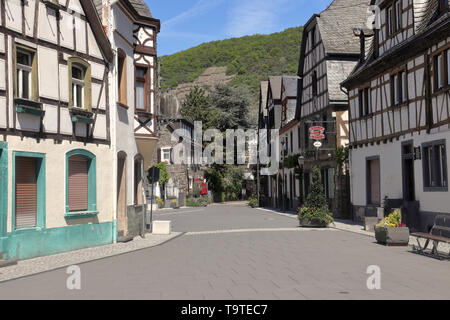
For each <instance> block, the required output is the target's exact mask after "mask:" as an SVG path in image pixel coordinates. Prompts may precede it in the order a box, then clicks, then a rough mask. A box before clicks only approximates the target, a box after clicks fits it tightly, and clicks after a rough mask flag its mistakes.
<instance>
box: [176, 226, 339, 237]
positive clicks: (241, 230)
mask: <svg viewBox="0 0 450 320" xmlns="http://www.w3.org/2000/svg"><path fill="white" fill-rule="evenodd" d="M286 231H297V232H320V231H337V230H336V229H329V228H321V229H312V228H310V229H307V228H271V229H267V228H266V229H234V230H216V231H198V232H186V233H185V236H197V235H208V234H227V233H247V232H286Z"/></svg>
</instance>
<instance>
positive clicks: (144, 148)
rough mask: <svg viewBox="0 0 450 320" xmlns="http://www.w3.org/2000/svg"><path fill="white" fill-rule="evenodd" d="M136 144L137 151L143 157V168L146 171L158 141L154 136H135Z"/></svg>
mask: <svg viewBox="0 0 450 320" xmlns="http://www.w3.org/2000/svg"><path fill="white" fill-rule="evenodd" d="M135 138H136V144H137V147H138V150H139V153H140V154H141V156H142V157H143V158H144V170H145V171H147V170H148V169H149V168H150V166H151V162H152V159H153V152H155V149H156V144H157V143H158V138H154V137H148V138H147V137H145V138H144V137H135Z"/></svg>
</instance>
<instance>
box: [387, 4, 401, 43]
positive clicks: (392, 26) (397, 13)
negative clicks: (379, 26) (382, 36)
mask: <svg viewBox="0 0 450 320" xmlns="http://www.w3.org/2000/svg"><path fill="white" fill-rule="evenodd" d="M402 14H403V8H402V1H401V0H398V1H395V2H394V3H393V4H392V6H390V7H388V8H387V9H386V34H387V36H388V37H391V36H393V35H394V34H395V33H396V32H400V31H402Z"/></svg>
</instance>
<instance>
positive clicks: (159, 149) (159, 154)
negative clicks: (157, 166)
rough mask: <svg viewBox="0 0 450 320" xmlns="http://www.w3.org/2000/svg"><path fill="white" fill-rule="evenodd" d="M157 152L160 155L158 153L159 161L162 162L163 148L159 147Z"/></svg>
mask: <svg viewBox="0 0 450 320" xmlns="http://www.w3.org/2000/svg"><path fill="white" fill-rule="evenodd" d="M157 153H158V155H157V157H158V163H161V148H158V151H157Z"/></svg>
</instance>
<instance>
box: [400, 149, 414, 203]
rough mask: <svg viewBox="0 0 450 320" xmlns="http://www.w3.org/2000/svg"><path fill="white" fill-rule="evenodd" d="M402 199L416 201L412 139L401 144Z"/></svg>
mask: <svg viewBox="0 0 450 320" xmlns="http://www.w3.org/2000/svg"><path fill="white" fill-rule="evenodd" d="M402 175H403V200H404V201H406V202H412V201H416V190H415V179H414V145H413V142H412V141H408V142H404V143H403V144H402Z"/></svg>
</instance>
